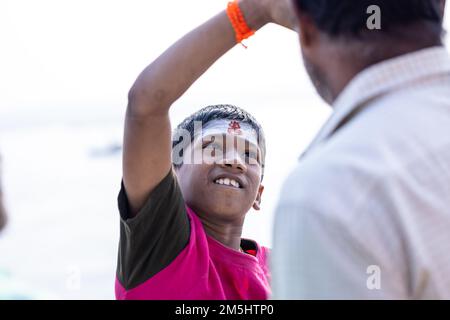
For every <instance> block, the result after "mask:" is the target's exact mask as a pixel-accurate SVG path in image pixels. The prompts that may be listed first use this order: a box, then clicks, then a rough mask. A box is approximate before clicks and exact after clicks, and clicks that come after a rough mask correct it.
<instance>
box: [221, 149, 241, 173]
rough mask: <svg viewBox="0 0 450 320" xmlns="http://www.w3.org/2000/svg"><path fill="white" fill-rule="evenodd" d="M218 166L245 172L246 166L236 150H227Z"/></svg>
mask: <svg viewBox="0 0 450 320" xmlns="http://www.w3.org/2000/svg"><path fill="white" fill-rule="evenodd" d="M220 166H221V167H222V168H232V169H238V170H240V171H242V172H244V173H245V172H247V166H246V165H245V162H244V161H242V158H241V157H240V156H239V154H238V153H237V152H227V153H226V154H224V157H223V160H222V161H221V163H220Z"/></svg>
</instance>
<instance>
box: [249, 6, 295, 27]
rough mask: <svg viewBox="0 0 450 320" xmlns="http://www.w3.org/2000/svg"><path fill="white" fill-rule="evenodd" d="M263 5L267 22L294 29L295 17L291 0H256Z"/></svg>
mask: <svg viewBox="0 0 450 320" xmlns="http://www.w3.org/2000/svg"><path fill="white" fill-rule="evenodd" d="M256 1H257V2H259V4H260V5H262V6H263V8H264V10H265V12H266V15H267V18H268V19H269V21H268V22H273V23H275V24H278V25H280V26H283V27H286V28H288V29H291V30H294V31H296V27H297V17H296V14H295V8H294V5H293V3H292V0H256Z"/></svg>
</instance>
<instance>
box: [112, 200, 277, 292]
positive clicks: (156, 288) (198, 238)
mask: <svg viewBox="0 0 450 320" xmlns="http://www.w3.org/2000/svg"><path fill="white" fill-rule="evenodd" d="M186 208H187V214H188V218H189V223H190V236H189V242H188V244H187V246H186V247H185V248H184V249H183V250H182V251H181V253H180V254H179V255H178V256H177V257H176V258H175V259H174V260H173V261H172V262H171V263H170V264H169V265H168V266H166V267H165V268H164V269H162V270H161V271H159V272H158V273H156V274H155V275H153V276H152V277H150V278H149V279H148V280H146V281H145V282H143V283H141V284H139V285H138V286H136V287H134V288H132V289H129V290H126V289H125V288H124V287H123V286H122V284H121V283H120V281H119V280H118V279H116V284H115V291H116V298H117V299H151V300H225V299H226V300H264V299H267V298H268V297H269V295H270V286H269V282H270V274H269V270H268V264H267V261H268V259H267V258H268V257H267V254H268V249H267V248H265V247H261V246H259V245H258V244H256V246H257V250H256V256H253V255H250V254H247V253H241V252H238V251H235V250H233V249H230V248H228V247H226V246H224V245H222V244H221V243H220V242H218V241H216V240H215V239H213V238H211V237H209V236H208V235H207V234H206V232H205V230H204V227H203V225H202V222H201V220H200V219H199V218H198V217H197V215H196V214H195V212H193V211H192V210H191V209H190V208H188V207H186Z"/></svg>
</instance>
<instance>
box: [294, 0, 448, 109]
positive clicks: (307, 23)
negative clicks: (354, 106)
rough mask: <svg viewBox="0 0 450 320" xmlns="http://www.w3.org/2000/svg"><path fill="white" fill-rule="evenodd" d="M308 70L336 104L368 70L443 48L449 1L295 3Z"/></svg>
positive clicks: (303, 0) (317, 0)
mask: <svg viewBox="0 0 450 320" xmlns="http://www.w3.org/2000/svg"><path fill="white" fill-rule="evenodd" d="M292 1H294V4H295V8H296V12H297V17H298V23H299V37H300V43H301V48H302V54H303V58H304V63H305V67H306V69H307V71H308V73H309V75H310V77H311V79H312V81H313V83H314V85H315V87H316V89H317V91H318V92H319V94H320V95H321V96H322V98H323V99H324V100H325V101H327V102H328V103H330V104H331V103H332V102H333V101H334V100H335V99H336V97H337V95H339V93H340V92H341V91H342V89H343V88H344V87H345V86H346V85H347V84H348V82H349V81H350V80H351V79H352V78H353V77H354V76H355V75H356V74H357V73H359V72H360V71H362V70H363V69H365V68H366V67H368V66H370V65H372V64H375V63H378V62H381V61H383V60H386V59H390V58H393V57H396V56H399V55H402V54H406V53H409V52H413V51H417V50H419V49H423V48H427V47H431V46H436V45H441V44H442V35H443V28H442V20H443V13H444V6H445V0H292Z"/></svg>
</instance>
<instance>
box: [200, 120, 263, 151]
mask: <svg viewBox="0 0 450 320" xmlns="http://www.w3.org/2000/svg"><path fill="white" fill-rule="evenodd" d="M198 129H200V130H201V131H200V132H194V137H195V139H194V140H195V141H202V140H205V139H210V138H211V137H219V136H220V137H225V138H226V139H227V140H228V139H231V140H232V141H235V140H237V141H245V142H248V143H249V144H250V145H254V146H257V147H258V146H259V143H258V133H257V131H256V130H255V129H254V128H253V127H252V126H251V125H249V124H248V123H243V122H240V121H237V120H214V121H210V122H208V123H207V124H205V126H203V127H202V126H199V127H198ZM194 131H198V130H194Z"/></svg>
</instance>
